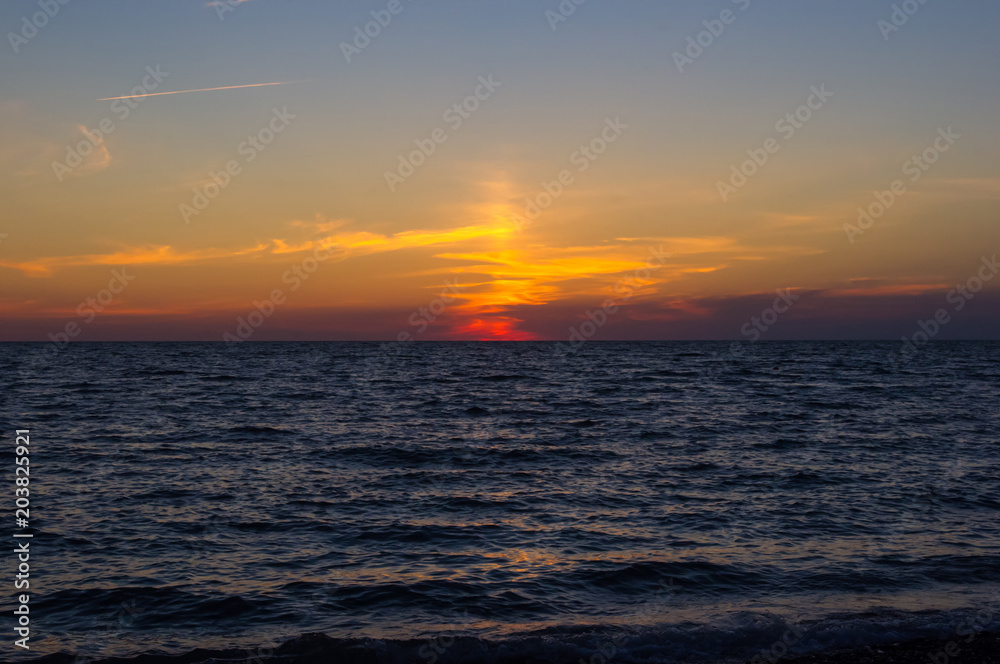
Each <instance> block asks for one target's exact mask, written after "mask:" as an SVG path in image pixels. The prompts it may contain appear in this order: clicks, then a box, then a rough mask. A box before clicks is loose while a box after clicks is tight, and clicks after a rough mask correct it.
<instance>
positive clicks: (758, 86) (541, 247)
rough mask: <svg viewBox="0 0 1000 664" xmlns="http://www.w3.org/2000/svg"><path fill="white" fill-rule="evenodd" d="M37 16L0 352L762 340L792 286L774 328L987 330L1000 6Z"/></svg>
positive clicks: (668, 4)
mask: <svg viewBox="0 0 1000 664" xmlns="http://www.w3.org/2000/svg"><path fill="white" fill-rule="evenodd" d="M63 1H66V0H63ZM41 4H42V5H43V6H47V5H48V4H51V5H52V6H53V7H55V8H56V9H55V10H52V9H51V8H50V12H51V13H54V15H52V16H45V15H43V14H39V12H42V11H43V10H42V9H40V8H39V3H38V2H37V0H34V1H26V0H7V2H5V3H4V4H3V6H2V7H0V27H2V28H3V33H4V34H5V35H6V37H5V39H4V43H3V44H2V45H0V53H2V55H0V81H2V83H0V86H2V95H0V119H2V122H0V134H2V140H0V188H2V196H3V209H2V213H0V340H4V341H12V340H21V341H45V340H47V339H49V338H51V336H50V335H52V334H58V333H59V332H61V331H63V330H64V329H66V326H67V324H70V323H75V324H76V327H74V328H73V329H74V330H76V331H77V332H78V333H77V334H76V335H75V336H74V340H76V341H99V340H119V339H136V340H180V339H190V340H221V339H222V338H223V335H224V334H227V333H229V334H236V333H237V332H236V330H237V328H238V326H239V325H240V323H239V322H238V319H241V318H242V319H243V320H246V319H247V317H248V316H249V315H250V314H251V312H254V311H256V310H257V309H258V308H260V309H263V310H265V311H267V312H269V315H268V316H267V317H266V320H264V321H263V323H262V324H261V325H259V326H254V329H253V330H252V332H253V334H252V335H250V336H249V337H248V338H252V339H253V340H255V341H257V340H274V339H316V340H322V339H380V340H388V339H395V338H397V337H398V335H399V334H400V333H409V335H410V338H414V339H425V340H433V339H556V340H560V339H566V338H567V337H568V336H569V335H570V329H571V328H572V327H574V326H578V325H579V324H580V323H581V322H583V321H586V320H587V316H588V313H590V314H591V315H592V316H593V315H594V314H593V312H595V311H596V310H598V309H600V308H601V307H602V305H604V304H605V303H606V302H609V301H613V304H614V306H615V307H616V308H615V309H614V313H611V314H609V315H608V316H607V319H608V320H607V323H606V325H604V326H603V327H601V328H600V329H598V330H597V332H596V334H595V335H594V338H595V339H607V340H611V339H747V338H748V335H747V333H746V325H747V324H748V322H749V321H751V319H752V317H754V316H756V317H760V316H761V314H762V312H764V311H765V310H766V309H767V308H768V307H771V306H772V304H773V303H774V301H775V298H776V297H777V295H776V291H778V290H782V291H786V289H788V290H787V291H786V292H790V293H792V294H794V296H795V297H796V298H797V299H796V300H795V301H794V304H792V305H791V307H790V308H788V310H787V311H783V312H780V315H778V316H777V320H776V322H774V323H773V325H768V326H767V329H766V331H764V330H762V331H761V334H760V338H762V339H775V340H777V339H793V338H810V339H812V338H833V339H838V338H887V339H898V338H899V337H900V336H902V335H910V334H912V333H913V332H914V331H915V330H918V329H920V328H919V327H918V325H919V322H920V321H922V320H925V319H930V318H933V316H934V315H935V312H936V311H937V310H939V309H942V308H943V309H946V310H947V311H948V312H949V313H950V320H949V322H948V323H947V324H945V325H944V326H942V330H941V333H940V338H990V339H996V338H1000V335H998V330H1000V327H998V323H1000V313H998V312H1000V306H998V305H1000V295H998V294H1000V279H993V275H994V274H995V272H994V271H991V269H990V268H989V265H990V261H989V259H991V258H992V257H993V256H995V255H996V254H997V253H998V249H1000V217H998V212H1000V131H998V130H997V128H998V127H997V119H998V109H1000V67H998V66H997V65H998V63H1000V5H997V4H996V3H987V2H976V1H973V0H928V1H927V2H926V3H925V4H922V5H921V4H920V3H918V2H916V0H910V2H908V3H901V4H905V5H906V8H907V9H910V10H912V9H916V11H915V12H914V13H912V15H909V14H906V13H905V12H904V10H903V9H902V8H899V9H897V10H896V12H895V14H896V15H895V18H893V14H894V9H893V3H892V2H889V1H888V0H886V1H872V0H838V1H837V2H833V1H828V2H810V3H807V2H802V1H801V0H772V1H771V2H764V1H763V0H735V1H733V0H713V1H711V2H690V1H688V2H680V1H677V0H655V1H654V0H622V1H615V2H612V1H611V0H588V1H586V2H584V3H583V4H581V5H579V6H577V5H575V4H573V3H572V2H570V0H567V1H566V2H564V3H563V5H562V6H563V8H564V11H565V10H566V8H568V7H574V8H575V11H574V12H573V13H572V14H571V15H569V16H563V15H561V14H559V11H560V9H559V7H560V3H559V1H558V0H493V1H492V2H486V1H481V0H469V1H464V2H458V1H457V0H456V1H453V2H444V1H440V0H398V4H397V3H396V2H393V1H390V0H376V1H368V0H366V1H364V2H361V1H355V2H332V1H328V0H327V1H321V0H242V1H239V2H237V0H220V2H215V3H213V2H208V3H206V2H204V1H203V0H142V1H137V0H102V1H101V2H99V3H97V2H85V1H83V0H69V1H68V2H67V4H65V5H63V4H60V3H59V0H43V2H42V3H41ZM897 7H900V5H899V4H897ZM390 10H395V12H396V13H392V11H390ZM372 12H375V14H374V15H373V14H372ZM547 12H549V13H548V14H547ZM724 12H726V13H724ZM32 17H35V18H32ZM42 17H44V18H45V20H44V21H40V20H39V19H40V18H42ZM386 17H389V19H391V20H387V19H386ZM556 17H558V19H557V18H556ZM720 17H722V18H725V19H726V21H728V22H723V20H721V18H720ZM378 19H382V21H383V22H384V23H386V24H385V25H379V24H377V23H372V22H373V21H377V20H378ZM562 19H565V20H562ZM903 19H905V22H904V20H903ZM893 20H895V21H896V23H897V24H899V25H896V24H894V23H893ZM33 21H35V22H36V23H41V24H42V25H41V27H37V28H36V27H35V25H33V24H32V22H33ZM706 21H708V24H707V25H706V24H705V22H706ZM880 21H881V22H882V23H881V24H880ZM366 24H371V25H369V26H368V28H369V32H371V33H377V34H376V36H374V37H368V36H365V37H364V38H360V37H358V35H359V34H363V33H364V30H365V26H366ZM356 27H357V28H358V29H357V30H356ZM897 27H898V29H896V28H897ZM376 28H377V29H376ZM713 29H714V30H715V31H716V32H717V33H719V34H717V35H715V34H712V33H711V32H710V31H711V30H713ZM699 33H703V34H702V35H700V36H699ZM689 38H691V39H692V40H693V41H691V42H689ZM699 40H701V42H702V44H703V46H697V42H698V41H699ZM692 43H694V44H696V46H691V44H692ZM344 44H348V45H349V46H345V45H344ZM705 44H707V45H705ZM677 53H680V54H681V56H678V55H676V54H677ZM348 60H350V61H348ZM680 69H683V71H680ZM264 83H282V84H281V85H259V84H264ZM137 86H138V90H137V89H136V88H137ZM142 86H145V88H143V87H142ZM243 86H253V87H243ZM212 88H228V89H214V90H212ZM190 90H203V91H200V92H186V93H183V94H158V93H164V92H182V91H190ZM817 91H818V92H820V93H822V94H820V95H817ZM142 92H147V93H151V95H155V96H148V97H146V98H129V99H116V100H113V99H111V98H115V97H128V96H129V95H135V94H138V93H142ZM477 93H478V95H479V97H478V98H477V97H476V95H477ZM470 96H471V97H470ZM456 104H458V105H459V108H458V110H456V109H455V105H456ZM462 104H464V107H463V106H462ZM806 104H811V105H812V107H813V108H811V109H810V108H809V107H808V106H804V105H806ZM796 113H799V117H798V119H796V117H795V114H796ZM788 114H791V115H792V117H791V118H790V119H786V116H787V115H788ZM803 118H807V119H805V121H802V120H803ZM102 126H103V127H104V128H105V129H108V128H110V129H113V131H110V132H107V131H102V129H101V127H102ZM419 145H423V146H424V152H431V154H429V156H427V155H425V154H424V153H420V152H417V154H416V155H414V156H411V153H414V151H419V149H420V148H419ZM586 146H592V147H590V148H587V151H588V152H589V155H590V156H588V155H587V154H586V153H585V152H583V151H581V148H582V147H586ZM766 146H769V148H770V150H768V149H767V148H766ZM432 150H433V151H432ZM590 150H593V151H590ZM748 151H749V152H748ZM598 152H600V154H598ZM81 153H86V154H81ZM753 156H756V157H757V158H758V160H759V161H763V160H764V159H765V158H766V161H764V162H763V164H762V165H758V164H755V163H753V162H750V164H748V165H745V166H741V165H743V164H744V162H746V161H747V160H749V159H751V158H752V157H753ZM915 156H916V157H918V158H920V160H921V161H920V162H913V161H911V160H912V159H913V158H914V157H915ZM401 158H402V159H403V160H404V161H406V162H407V163H406V164H405V165H404V166H403V167H401V165H400V160H401ZM930 158H932V159H933V161H934V163H925V162H924V161H923V160H924V159H930ZM415 162H419V165H415V167H413V168H412V172H411V169H410V166H412V165H414V163H415ZM734 166H735V167H736V168H737V169H740V168H741V167H742V168H744V169H745V170H747V171H748V172H752V171H754V170H756V172H755V173H753V174H752V175H750V176H749V177H746V178H745V182H743V179H742V177H735V178H734V176H733V167H734ZM227 168H229V171H230V172H228V173H226V170H227ZM387 172H388V173H390V174H391V175H387ZM220 173H225V175H224V176H223V175H219V174H220ZM213 174H214V176H213ZM213 177H214V180H213ZM560 177H562V179H563V182H562V183H559V180H560ZM731 178H733V179H731ZM217 181H218V182H222V183H223V184H224V186H221V187H218V186H216V184H215V182H217ZM227 181H228V182H227ZM720 181H721V182H725V183H727V185H728V186H722V187H720ZM895 181H899V182H897V183H896V187H897V193H896V194H891V193H890V194H884V193H881V192H891V190H892V188H893V183H894V182H895ZM553 183H555V184H553ZM546 184H547V185H548V187H549V188H550V190H551V191H557V190H558V189H559V188H561V189H562V193H561V194H559V195H557V196H552V197H550V200H546V196H548V195H547V194H546V195H545V196H541V202H542V203H551V204H550V205H548V206H547V207H546V208H545V209H544V210H540V213H539V214H535V213H534V210H532V209H531V208H530V207H528V206H527V200H529V199H530V200H538V199H539V196H540V194H543V193H544V192H545V187H546ZM901 187H902V188H901ZM875 192H880V193H879V195H878V197H876V194H875ZM899 192H902V193H899ZM201 196H205V198H204V199H202V198H201ZM208 196H211V198H210V199H209V198H208ZM879 198H882V199H883V200H882V202H881V203H880V202H879V200H878V199H879ZM890 198H894V200H892V202H891V203H890V204H888V205H886V207H887V208H888V209H887V210H886V211H885V212H884V214H882V215H881V216H878V217H873V218H872V220H871V222H870V223H867V228H866V229H863V228H860V227H859V222H858V218H859V212H858V209H859V207H861V208H864V209H874V211H875V212H878V209H879V206H882V205H885V204H886V202H887V201H889V200H890ZM845 226H846V227H845ZM852 227H853V229H852ZM317 256H320V257H325V259H324V260H316V257H317ZM656 256H659V257H660V258H658V259H657V258H655V257H656ZM984 259H985V262H984ZM649 266H652V267H651V268H650V267H649ZM977 275H978V276H977ZM970 279H972V280H973V285H972V290H973V291H978V288H976V284H978V283H979V282H977V281H976V280H977V279H982V283H981V284H979V285H981V286H982V287H983V289H982V290H981V291H978V292H974V293H971V292H970V295H972V297H968V298H965V297H964V296H963V299H964V300H967V301H966V302H964V303H963V306H962V308H961V309H958V308H957V306H956V305H955V304H954V303H955V302H958V301H959V300H957V299H956V298H955V296H954V294H952V295H951V297H949V292H950V291H952V289H956V287H958V286H959V285H961V286H962V287H963V288H966V287H967V286H968V285H969V280H970ZM123 282H127V283H125V284H124V285H123ZM105 289H110V290H107V291H105ZM112 291H118V292H112ZM276 291H279V292H280V297H277V298H274V301H270V302H269V300H270V299H271V298H272V296H273V295H274V294H275V292H276ZM443 293H444V294H445V297H442V294H443ZM102 298H103V301H102ZM609 304H611V303H609ZM258 305H260V306H259V307H258ZM98 308H99V309H100V310H98ZM272 309H273V312H271V310H272ZM782 309H785V307H782ZM432 311H434V312H436V313H431V312H432ZM599 317H600V316H598V318H599ZM431 318H433V320H431ZM424 323H426V324H424Z"/></svg>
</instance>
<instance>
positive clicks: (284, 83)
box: [97, 81, 308, 101]
mask: <svg viewBox="0 0 1000 664" xmlns="http://www.w3.org/2000/svg"><path fill="white" fill-rule="evenodd" d="M307 82H308V81H279V82H277V83H251V84H249V85H227V86H225V87H222V88H198V89H197V90H174V91H173V92H148V93H146V94H141V95H125V96H124V97H103V98H101V99H98V100H97V101H113V100H115V99H137V98H140V97H156V96H157V95H179V94H184V93H185V92H209V91H211V90H235V89H237V88H260V87H263V86H265V85H288V84H290V83H307Z"/></svg>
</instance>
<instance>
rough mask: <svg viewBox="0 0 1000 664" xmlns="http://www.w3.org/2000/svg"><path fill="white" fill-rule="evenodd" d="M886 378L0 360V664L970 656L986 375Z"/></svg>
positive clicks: (397, 348)
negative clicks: (1, 586)
mask: <svg viewBox="0 0 1000 664" xmlns="http://www.w3.org/2000/svg"><path fill="white" fill-rule="evenodd" d="M900 346H901V344H900V343H899V342H896V343H893V342H787V343H786V342H759V343H755V344H751V343H746V342H741V343H729V342H663V343H659V342H643V343H638V342H588V343H586V344H583V345H582V346H581V347H579V348H573V349H568V348H567V347H566V346H565V345H560V344H555V343H546V342H512V343H504V342H469V343H465V342H449V343H434V342H427V343H408V344H380V343H252V342H247V343H243V344H240V345H233V346H228V345H226V344H221V343H218V344H216V343H73V344H68V345H65V346H63V347H54V346H53V345H52V344H17V343H7V344H0V424H2V432H3V433H2V435H3V438H4V439H5V440H6V444H5V445H3V446H2V447H3V451H2V455H3V460H4V461H5V463H6V465H7V471H6V472H5V473H4V474H5V476H7V478H8V479H7V482H8V485H9V486H8V488H7V489H5V490H4V491H3V493H4V495H7V496H8V498H7V501H8V503H9V505H8V508H9V509H7V510H6V511H7V512H9V514H8V516H7V525H8V528H7V530H8V531H9V534H7V535H5V537H7V538H8V540H9V542H10V543H9V545H8V549H10V550H11V551H13V550H14V546H15V543H16V542H17V541H18V540H15V539H12V538H11V535H12V534H13V533H15V532H18V531H19V528H18V527H17V526H16V524H15V521H14V514H13V513H14V502H15V498H14V458H15V431H16V430H18V429H21V430H24V429H27V430H29V431H30V525H29V526H28V528H27V529H25V530H23V532H26V533H27V532H30V533H32V534H33V538H32V539H31V540H30V542H31V544H30V550H31V558H30V589H29V590H27V591H15V590H14V589H13V580H14V574H15V566H16V565H17V563H16V561H15V560H14V558H15V556H14V554H12V553H10V552H8V554H7V555H4V556H2V558H3V565H4V577H5V578H6V579H8V580H7V581H6V582H5V583H7V584H8V586H9V592H8V593H7V595H9V597H8V600H7V601H6V602H5V605H6V606H7V609H6V610H5V614H6V616H7V617H6V618H5V619H4V620H3V622H4V623H5V624H4V632H5V633H6V635H7V637H6V638H7V639H8V640H9V641H11V642H13V640H14V639H15V638H17V637H16V636H15V632H14V630H13V627H15V626H16V625H15V618H14V617H12V614H11V611H12V610H13V608H14V606H15V605H14V601H15V599H16V596H17V594H18V593H22V592H28V593H30V600H29V604H28V606H29V608H30V626H31V637H30V641H29V644H30V650H28V651H20V650H17V651H15V650H16V649H15V648H14V647H13V646H12V643H8V644H5V648H4V650H5V652H6V653H7V654H6V655H5V656H4V657H2V658H0V659H3V660H5V661H19V662H24V661H30V660H31V659H32V658H38V657H43V656H46V655H52V654H54V653H66V654H70V655H73V656H74V657H77V658H78V659H76V660H75V661H91V659H92V658H93V659H100V658H106V657H117V658H124V659H125V660H126V661H127V660H130V659H135V660H137V661H138V660H143V659H148V658H149V657H151V656H153V655H182V654H185V653H189V652H190V651H192V650H195V649H204V650H205V651H206V652H208V653H217V654H218V653H224V652H226V653H229V655H230V659H231V658H232V653H233V652H237V653H244V656H245V657H246V658H247V659H248V660H249V661H254V662H267V661H268V660H269V659H272V658H276V659H279V660H281V661H294V660H295V656H294V654H292V655H289V654H288V653H289V652H292V651H290V650H289V647H288V646H287V643H297V644H300V645H301V646H302V648H300V650H302V649H305V650H309V649H311V650H310V652H313V654H314V655H316V653H319V655H316V656H317V657H320V655H321V657H320V659H317V660H316V661H330V662H337V661H368V662H421V663H423V664H447V663H449V662H469V663H471V662H499V661H538V662H542V661H546V662H573V663H577V662H583V663H584V664H606V663H608V662H615V663H617V662H621V663H623V664H624V663H626V662H749V661H755V662H764V661H767V662H772V663H773V662H777V661H779V660H781V659H783V658H788V657H792V656H795V655H796V654H805V653H822V652H825V651H831V650H834V649H838V648H845V647H855V646H859V645H874V646H877V645H879V644H886V643H893V642H898V641H901V640H906V639H911V638H917V637H927V636H933V637H941V638H945V637H949V636H955V637H956V638H958V635H962V634H965V633H971V631H974V630H978V629H996V628H997V627H998V626H1000V344H998V343H991V342H982V343H980V342H954V343H945V342H942V343H930V344H927V345H926V346H924V347H922V348H920V349H919V350H918V351H917V352H913V353H909V354H903V353H901V352H900ZM289 640H292V641H289ZM283 643H285V644H286V645H285V646H281V644H283ZM302 644H305V645H302ZM276 653H284V655H283V656H282V657H278V656H277V655H276ZM205 657H206V658H209V659H210V658H211V657H210V656H209V655H206V656H205ZM212 657H216V655H212ZM80 658H83V659H80ZM755 658H756V659H755ZM217 659H219V660H223V659H226V658H225V657H222V656H221V655H217Z"/></svg>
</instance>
